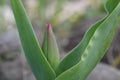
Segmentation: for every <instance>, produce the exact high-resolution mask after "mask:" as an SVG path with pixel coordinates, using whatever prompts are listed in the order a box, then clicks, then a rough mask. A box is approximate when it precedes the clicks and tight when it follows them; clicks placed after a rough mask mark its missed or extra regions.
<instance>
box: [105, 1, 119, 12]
mask: <svg viewBox="0 0 120 80" xmlns="http://www.w3.org/2000/svg"><path fill="white" fill-rule="evenodd" d="M119 2H120V0H107V2H106V5H105V8H106V10H107V12H108V13H111V12H112V11H113V10H114V9H115V7H116V6H117V5H118V3H119Z"/></svg>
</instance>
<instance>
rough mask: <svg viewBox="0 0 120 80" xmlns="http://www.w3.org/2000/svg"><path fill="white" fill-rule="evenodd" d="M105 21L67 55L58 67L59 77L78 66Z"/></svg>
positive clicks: (91, 30) (88, 33)
mask: <svg viewBox="0 0 120 80" xmlns="http://www.w3.org/2000/svg"><path fill="white" fill-rule="evenodd" d="M104 20H105V19H102V20H101V21H99V22H97V23H96V24H94V25H93V26H92V27H91V28H90V29H89V30H88V31H87V33H86V34H85V36H84V38H83V39H82V41H81V42H80V43H79V44H78V45H77V46H76V47H75V48H74V49H73V50H72V51H70V52H69V53H68V55H66V56H65V57H64V58H63V60H62V61H61V63H60V64H59V66H58V70H57V75H59V74H60V73H62V72H64V71H65V70H67V69H69V68H71V67H72V66H74V65H75V64H77V63H78V62H79V61H80V60H81V55H82V54H83V52H84V50H85V48H86V46H87V45H88V43H89V41H90V39H91V37H92V36H93V34H94V32H95V30H96V29H97V28H98V27H99V25H100V24H101V23H102V22H103V21H104Z"/></svg>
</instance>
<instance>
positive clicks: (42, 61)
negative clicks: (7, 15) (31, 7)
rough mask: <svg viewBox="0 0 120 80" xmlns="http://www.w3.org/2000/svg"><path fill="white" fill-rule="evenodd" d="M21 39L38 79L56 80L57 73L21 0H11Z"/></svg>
mask: <svg viewBox="0 0 120 80" xmlns="http://www.w3.org/2000/svg"><path fill="white" fill-rule="evenodd" d="M10 2H11V6H12V9H13V13H14V16H15V20H16V23H17V28H18V32H19V36H20V40H21V43H22V46H23V49H24V52H25V56H26V58H27V61H28V63H29V65H30V67H31V69H32V72H33V73H34V75H35V77H36V79H37V80H54V79H55V73H54V71H53V69H52V68H51V66H50V64H49V63H48V62H47V59H46V58H45V56H44V54H43V52H42V50H41V48H40V46H39V44H38V40H37V39H36V37H35V34H34V32H33V28H32V26H31V23H30V21H29V20H28V17H27V15H26V12H25V10H24V7H23V5H22V3H21V1H20V0H10Z"/></svg>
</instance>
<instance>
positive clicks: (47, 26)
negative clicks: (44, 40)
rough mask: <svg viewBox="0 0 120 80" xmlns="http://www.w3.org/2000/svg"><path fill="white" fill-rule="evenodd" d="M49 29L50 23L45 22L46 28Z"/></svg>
mask: <svg viewBox="0 0 120 80" xmlns="http://www.w3.org/2000/svg"><path fill="white" fill-rule="evenodd" d="M50 27H51V23H50V22H47V23H46V28H47V29H48V30H49V28H50Z"/></svg>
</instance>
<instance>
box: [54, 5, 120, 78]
mask: <svg viewBox="0 0 120 80" xmlns="http://www.w3.org/2000/svg"><path fill="white" fill-rule="evenodd" d="M119 17H120V3H119V4H118V6H117V7H116V8H115V9H114V10H113V12H112V13H111V14H110V15H109V16H108V17H107V18H106V19H105V20H104V21H103V22H102V23H101V24H100V25H99V27H98V28H97V29H96V31H95V32H94V34H93V36H92V37H91V38H90V40H89V43H88V45H87V46H86V48H85V50H84V52H83V54H82V55H81V60H80V61H79V62H78V63H77V64H76V65H74V66H73V67H71V68H70V69H68V70H66V71H64V72H63V73H61V74H60V75H59V76H58V77H57V78H56V79H55V80H85V78H86V77H87V75H88V74H89V73H90V72H91V71H92V69H93V68H94V67H95V66H96V64H97V63H98V62H99V61H100V60H101V58H102V57H103V56H104V54H105V52H106V50H107V49H108V47H109V45H110V43H111V42H112V39H113V37H114V34H115V32H116V30H117V29H118V26H116V23H117V22H118V20H119Z"/></svg>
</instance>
